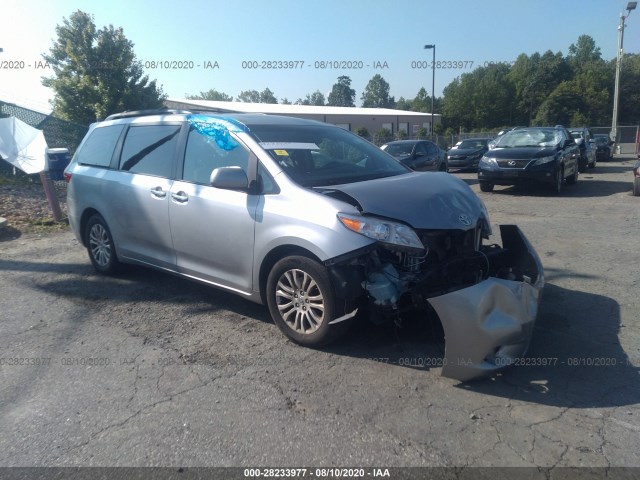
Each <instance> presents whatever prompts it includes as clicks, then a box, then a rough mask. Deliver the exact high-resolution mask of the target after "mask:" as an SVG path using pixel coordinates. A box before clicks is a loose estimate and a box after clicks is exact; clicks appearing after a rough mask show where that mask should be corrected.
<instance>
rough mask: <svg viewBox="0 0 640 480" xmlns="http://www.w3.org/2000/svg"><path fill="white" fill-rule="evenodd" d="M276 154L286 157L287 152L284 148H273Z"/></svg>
mask: <svg viewBox="0 0 640 480" xmlns="http://www.w3.org/2000/svg"><path fill="white" fill-rule="evenodd" d="M273 152H274V153H275V154H276V155H280V156H281V157H288V156H289V154H288V153H287V151H286V150H274V151H273Z"/></svg>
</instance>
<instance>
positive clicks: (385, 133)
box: [373, 128, 393, 146]
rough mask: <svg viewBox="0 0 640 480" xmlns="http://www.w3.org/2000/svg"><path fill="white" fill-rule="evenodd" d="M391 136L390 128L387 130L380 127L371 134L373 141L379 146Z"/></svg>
mask: <svg viewBox="0 0 640 480" xmlns="http://www.w3.org/2000/svg"><path fill="white" fill-rule="evenodd" d="M392 138H393V135H392V134H391V130H389V129H388V128H381V129H380V130H378V131H377V132H376V133H374V134H373V143H375V144H376V145H378V146H380V145H382V144H383V143H386V142H388V141H389V140H391V139H392Z"/></svg>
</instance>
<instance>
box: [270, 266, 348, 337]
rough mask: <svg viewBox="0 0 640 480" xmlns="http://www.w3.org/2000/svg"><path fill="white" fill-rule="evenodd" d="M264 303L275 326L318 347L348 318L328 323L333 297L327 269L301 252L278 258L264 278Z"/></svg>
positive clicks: (343, 326) (333, 307) (336, 334)
mask: <svg viewBox="0 0 640 480" xmlns="http://www.w3.org/2000/svg"><path fill="white" fill-rule="evenodd" d="M266 289H267V290H266V297H267V304H268V305H269V312H270V313H271V317H272V318H273V321H274V322H275V324H276V325H277V326H278V328H279V329H280V330H281V331H282V333H284V334H285V335H286V336H287V337H289V338H290V339H291V340H292V341H294V342H295V343H298V344H300V345H304V346H307V347H319V346H322V345H326V344H327V343H330V342H332V341H334V340H336V339H337V338H339V337H340V336H342V335H343V334H344V333H346V331H347V329H348V326H349V325H350V323H351V320H352V319H349V320H346V321H342V322H339V323H336V324H334V325H330V324H329V322H331V321H332V320H334V319H335V318H336V301H335V294H334V290H333V287H332V285H331V281H330V279H329V273H328V272H327V270H326V268H324V266H322V265H320V264H319V263H318V262H316V261H315V260H312V259H310V258H308V257H302V256H297V255H296V256H290V257H285V258H283V259H281V260H280V261H278V262H277V263H276V264H275V265H274V266H273V268H272V269H271V272H270V273H269V277H268V279H267V285H266Z"/></svg>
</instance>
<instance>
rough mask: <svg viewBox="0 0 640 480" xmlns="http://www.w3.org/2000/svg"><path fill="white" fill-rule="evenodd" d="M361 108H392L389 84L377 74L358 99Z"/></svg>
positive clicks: (392, 102) (392, 100)
mask: <svg viewBox="0 0 640 480" xmlns="http://www.w3.org/2000/svg"><path fill="white" fill-rule="evenodd" d="M360 100H362V106H363V107H367V108H392V107H393V104H394V103H395V102H394V99H393V98H392V97H389V84H388V83H387V82H386V80H385V79H384V78H382V75H380V74H379V73H378V74H376V75H374V76H373V77H372V78H371V80H369V83H367V86H366V87H365V88H364V92H362V96H361V97H360Z"/></svg>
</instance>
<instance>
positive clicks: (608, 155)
mask: <svg viewBox="0 0 640 480" xmlns="http://www.w3.org/2000/svg"><path fill="white" fill-rule="evenodd" d="M593 138H594V139H595V141H596V158H597V159H599V160H611V159H613V149H612V148H611V146H612V145H613V142H612V141H611V139H610V138H609V135H607V134H606V133H599V134H596V135H594V136H593Z"/></svg>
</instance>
